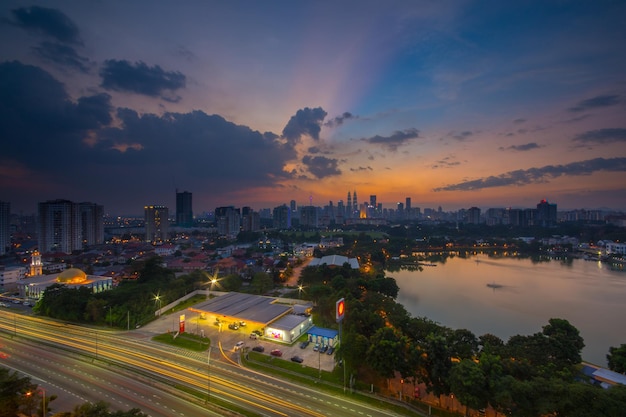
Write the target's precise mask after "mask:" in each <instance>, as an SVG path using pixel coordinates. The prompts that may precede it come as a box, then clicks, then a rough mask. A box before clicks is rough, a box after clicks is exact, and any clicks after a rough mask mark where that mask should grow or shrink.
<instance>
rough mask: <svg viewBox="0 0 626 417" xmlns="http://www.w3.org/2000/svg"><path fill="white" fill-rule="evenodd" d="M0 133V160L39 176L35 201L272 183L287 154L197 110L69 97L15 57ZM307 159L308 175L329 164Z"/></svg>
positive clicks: (277, 143) (144, 196)
mask: <svg viewBox="0 0 626 417" xmlns="http://www.w3.org/2000/svg"><path fill="white" fill-rule="evenodd" d="M113 115H115V118H116V123H115V125H113V124H112V120H113V119H112V116H113ZM0 137H1V138H2V144H3V145H2V152H1V153H0V161H1V163H2V165H3V166H5V167H7V166H11V167H18V168H19V169H21V170H23V172H27V173H29V175H35V176H36V177H37V178H39V180H38V182H39V183H40V184H45V189H46V192H47V193H50V195H45V196H44V195H42V196H41V198H42V199H46V198H59V192H60V191H59V190H74V191H72V192H79V193H80V196H78V194H77V196H76V199H85V200H88V199H90V200H91V201H97V202H101V203H103V204H105V205H107V204H120V202H122V201H123V203H121V204H124V205H125V206H129V205H130V206H133V207H134V206H136V207H137V208H138V209H140V208H141V207H143V205H145V204H152V203H155V201H151V199H152V198H153V197H150V196H152V195H167V193H168V192H171V189H172V187H174V185H173V180H174V178H176V179H177V180H180V182H179V183H182V182H184V185H185V187H188V188H190V189H195V190H210V192H211V193H213V192H214V193H228V192H242V190H246V189H249V188H250V187H256V186H261V187H273V186H275V185H276V183H277V181H280V180H282V179H285V178H290V177H291V175H292V174H290V173H286V172H284V171H283V167H284V166H285V163H286V162H287V161H291V160H293V159H295V158H296V157H297V155H296V154H295V152H294V151H293V148H291V147H289V146H286V145H283V144H282V139H281V138H279V137H278V135H276V134H273V133H271V132H266V133H260V132H258V131H253V130H251V129H250V128H249V127H247V126H241V125H236V124H234V123H231V122H229V121H227V120H225V119H224V118H222V117H220V116H217V115H207V114H206V113H204V112H201V111H194V112H190V113H165V114H163V115H155V114H143V115H141V114H139V113H137V112H135V111H134V110H131V109H117V110H115V109H113V108H112V107H111V97H110V96H109V95H108V94H105V93H102V94H97V95H92V96H84V97H80V98H79V99H78V100H76V101H72V100H70V99H69V96H68V94H67V92H66V91H65V88H64V86H63V84H61V83H60V82H58V81H57V80H55V79H54V78H53V77H52V76H51V75H50V74H49V73H47V72H46V71H43V70H42V69H40V68H38V67H34V66H29V65H23V64H21V63H19V62H10V63H2V64H0ZM309 162H310V163H311V164H312V165H311V166H312V168H313V170H314V171H315V172H316V175H324V169H326V170H327V173H330V172H332V171H331V170H330V168H332V167H333V166H335V167H336V161H334V162H333V161H331V160H327V161H326V162H325V163H324V160H314V161H309ZM335 169H336V168H335ZM15 171H17V168H16V170H15ZM12 175H13V176H15V175H17V174H16V173H13V174H12ZM16 182H17V181H15V180H14V178H8V177H3V173H2V170H0V191H1V192H2V193H3V194H4V193H8V194H10V195H14V196H15V198H16V199H17V198H18V196H20V193H26V192H27V191H25V190H22V189H19V188H17V187H16V185H15V184H16ZM42 187H43V185H42ZM76 190H79V191H76ZM66 192H68V191H63V192H62V193H61V196H63V195H66V194H65V193H66ZM89 193H91V194H89ZM89 195H92V196H91V197H90V196H89ZM25 198H26V197H25ZM116 202H117V203H116Z"/></svg>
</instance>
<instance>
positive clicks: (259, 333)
mask: <svg viewBox="0 0 626 417" xmlns="http://www.w3.org/2000/svg"><path fill="white" fill-rule="evenodd" d="M252 333H256V334H258V335H259V336H263V332H262V331H260V330H252Z"/></svg>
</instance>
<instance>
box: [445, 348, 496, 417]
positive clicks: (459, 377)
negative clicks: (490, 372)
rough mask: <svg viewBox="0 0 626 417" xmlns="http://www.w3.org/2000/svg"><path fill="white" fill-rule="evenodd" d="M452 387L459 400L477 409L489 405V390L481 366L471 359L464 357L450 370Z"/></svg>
mask: <svg viewBox="0 0 626 417" xmlns="http://www.w3.org/2000/svg"><path fill="white" fill-rule="evenodd" d="M450 389H451V390H452V392H454V394H455V395H456V396H457V397H458V399H459V401H460V402H461V403H462V404H464V405H466V406H468V407H471V408H473V409H475V410H477V409H479V408H484V407H486V406H487V402H488V398H489V397H488V395H489V390H488V386H487V378H486V377H485V374H484V373H483V370H482V368H481V366H480V365H479V364H478V363H476V362H474V361H473V360H471V359H463V360H462V361H461V362H458V363H456V364H454V365H453V367H452V370H451V371H450Z"/></svg>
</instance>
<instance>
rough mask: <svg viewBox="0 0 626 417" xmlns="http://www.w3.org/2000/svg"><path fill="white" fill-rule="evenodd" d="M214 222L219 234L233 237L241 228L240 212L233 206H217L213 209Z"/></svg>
mask: <svg viewBox="0 0 626 417" xmlns="http://www.w3.org/2000/svg"><path fill="white" fill-rule="evenodd" d="M215 222H216V223H217V233H218V234H219V235H222V236H232V237H235V236H237V235H238V234H239V231H240V229H241V212H240V210H239V209H238V208H235V207H234V206H226V207H218V208H216V209H215Z"/></svg>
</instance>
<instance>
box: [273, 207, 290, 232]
mask: <svg viewBox="0 0 626 417" xmlns="http://www.w3.org/2000/svg"><path fill="white" fill-rule="evenodd" d="M272 225H273V226H274V228H275V229H290V228H291V209H290V208H289V207H287V205H286V204H283V205H282V206H278V207H274V210H273V211H272Z"/></svg>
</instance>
